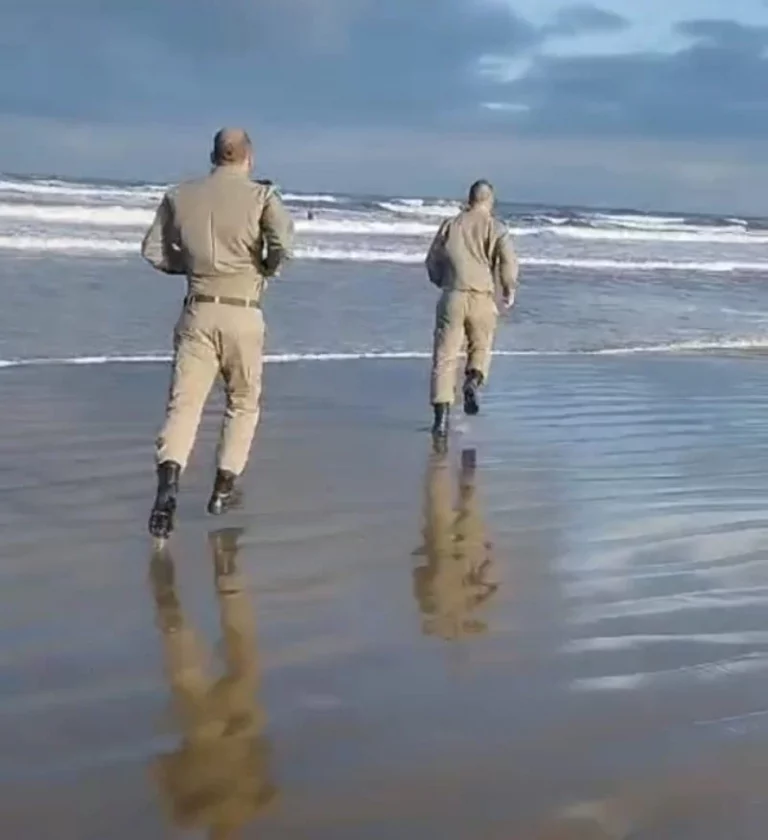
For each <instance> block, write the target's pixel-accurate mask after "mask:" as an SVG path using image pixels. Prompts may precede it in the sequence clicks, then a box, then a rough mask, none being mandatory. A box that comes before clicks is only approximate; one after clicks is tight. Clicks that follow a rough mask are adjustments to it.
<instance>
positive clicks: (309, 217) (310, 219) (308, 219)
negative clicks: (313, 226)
mask: <svg viewBox="0 0 768 840" xmlns="http://www.w3.org/2000/svg"><path fill="white" fill-rule="evenodd" d="M314 218H315V214H314V212H313V211H312V210H307V221H310V222H311V221H312V220H313V219H314Z"/></svg>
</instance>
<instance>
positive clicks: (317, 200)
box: [282, 193, 339, 204]
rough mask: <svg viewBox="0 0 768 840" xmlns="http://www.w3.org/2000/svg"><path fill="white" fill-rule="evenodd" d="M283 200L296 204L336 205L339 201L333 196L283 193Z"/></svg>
mask: <svg viewBox="0 0 768 840" xmlns="http://www.w3.org/2000/svg"><path fill="white" fill-rule="evenodd" d="M282 196H283V199H284V200H285V201H288V202H295V203H297V204H338V203H339V199H338V198H337V197H336V196H335V195H322V194H320V195H312V194H309V193H308V194H306V195H305V194H303V193H283V194H282Z"/></svg>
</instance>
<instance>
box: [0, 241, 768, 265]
mask: <svg viewBox="0 0 768 840" xmlns="http://www.w3.org/2000/svg"><path fill="white" fill-rule="evenodd" d="M0 250H4V251H21V252H25V253H27V254H35V253H37V254H43V253H60V254H70V255H74V254H101V255H104V256H107V255H112V256H119V255H130V254H138V251H139V238H138V237H137V238H135V239H113V238H100V237H93V238H89V237H85V236H80V237H77V236H37V235H23V234H22V235H0ZM424 256H425V254H424V249H423V248H419V249H414V250H405V249H403V248H397V247H393V248H391V249H385V248H366V247H360V248H354V247H327V246H324V245H307V246H299V247H297V248H296V249H295V251H294V257H295V258H296V259H297V260H318V261H326V262H360V263H392V264H401V265H420V264H422V263H423V261H424ZM520 262H521V264H522V265H528V266H535V267H542V268H552V269H572V270H585V271H611V272H616V273H621V272H637V271H684V272H689V273H690V272H709V273H718V274H722V273H734V272H738V271H741V272H760V273H768V260H765V261H739V260H715V261H708V260H680V261H674V260H614V259H591V258H584V259H581V258H569V257H563V258H561V257H523V258H521V260H520Z"/></svg>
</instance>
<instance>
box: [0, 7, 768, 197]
mask: <svg viewBox="0 0 768 840" xmlns="http://www.w3.org/2000/svg"><path fill="white" fill-rule="evenodd" d="M649 2H650V0H649ZM654 2H656V0H654ZM666 5H667V6H671V5H672V4H666ZM545 6H546V8H545ZM630 6H631V4H629V3H626V2H624V3H623V4H622V3H618V1H617V0H598V5H593V4H589V3H578V2H576V3H570V4H569V3H567V2H564V3H563V4H562V5H560V6H559V7H557V5H556V2H555V0H552V2H550V3H547V4H544V5H543V6H541V7H540V8H539V6H538V5H537V6H536V8H537V9H539V12H536V13H535V11H536V10H535V9H534V5H533V3H532V2H531V3H530V4H529V5H528V8H529V12H530V14H531V15H532V16H533V17H532V19H531V20H529V19H526V18H524V17H523V16H522V15H521V13H520V11H519V10H520V9H521V8H524V7H525V3H522V2H517V0H513V2H511V3H510V0H429V2H427V0H387V2H382V0H217V2H216V3H211V2H210V0H162V2H158V0H134V2H132V3H116V2H115V3H104V2H103V0H67V2H63V0H4V2H2V3H0V50H2V54H3V66H4V73H3V74H2V75H0V169H6V170H7V169H15V170H34V171H38V172H40V171H48V172H51V171H58V172H60V173H66V172H69V173H72V174H78V175H87V174H89V173H90V174H99V175H103V176H106V177H110V176H115V175H121V174H122V175H126V176H128V177H148V178H150V177H160V178H163V177H169V178H175V177H177V176H182V175H185V174H187V173H189V172H191V171H195V170H197V169H199V166H200V165H201V162H204V161H205V156H206V152H207V146H208V143H209V139H210V136H211V134H212V133H213V131H214V130H215V129H216V128H217V127H219V125H221V124H225V123H243V124H245V125H246V126H247V127H248V128H249V129H250V130H251V131H252V133H253V135H254V137H255V138H256V139H257V142H258V146H259V155H260V160H262V161H263V163H264V166H265V167H266V168H267V169H268V170H269V174H274V175H275V177H277V178H278V179H280V180H283V181H284V182H288V183H291V184H293V185H294V188H298V187H300V186H302V185H306V186H307V187H310V188H312V187H313V186H318V187H322V188H324V189H334V188H337V189H348V190H354V189H361V190H379V191H389V190H396V191H402V192H410V193H413V192H417V193H418V192H423V191H434V192H439V191H441V188H440V186H439V185H440V184H441V183H442V184H443V185H444V186H445V188H446V189H448V190H449V191H454V185H455V191H457V192H458V193H460V192H463V190H464V189H465V187H466V184H465V181H467V180H468V179H469V180H471V179H472V178H473V177H476V176H477V174H478V170H482V171H483V172H486V171H487V172H491V173H494V174H493V177H494V179H496V180H497V181H499V182H500V183H503V182H504V179H505V178H506V179H507V181H506V183H507V185H508V186H509V188H510V189H512V188H513V187H515V186H516V187H517V189H518V190H519V192H520V197H529V198H530V197H532V196H534V195H535V196H541V197H542V199H547V200H558V199H559V200H579V201H582V202H584V201H588V200H589V196H590V195H592V196H593V200H596V201H598V200H599V201H609V200H611V201H618V203H622V202H621V201H620V200H619V195H620V193H621V192H622V191H624V192H630V193H631V194H632V195H634V196H636V197H637V198H638V200H640V202H641V203H643V202H644V203H648V202H646V199H648V200H649V201H650V199H651V198H655V199H656V200H658V201H659V202H660V203H663V204H666V205H670V204H673V203H679V202H673V201H672V198H671V196H672V194H673V193H674V192H675V191H677V193H676V194H677V195H683V196H687V195H691V196H698V198H697V199H696V200H697V201H704V200H705V199H706V198H707V196H710V195H714V194H715V192H717V191H718V190H719V191H720V194H721V195H724V194H725V192H724V191H726V190H727V189H731V194H732V195H733V197H734V198H738V199H739V201H741V200H742V199H743V196H744V190H745V189H746V188H747V186H748V185H749V184H750V183H752V184H753V187H754V189H757V188H756V186H754V185H756V184H757V183H758V182H759V183H761V184H763V189H764V188H765V185H766V178H768V176H766V175H765V172H764V169H760V166H761V165H762V163H761V162H762V161H764V154H765V153H764V152H763V151H762V145H761V144H762V142H763V141H764V140H765V139H766V136H768V86H767V85H765V84H764V79H765V78H767V77H768V63H767V62H768V59H767V58H766V50H767V49H768V27H765V26H748V25H745V24H743V23H738V22H735V21H732V20H716V19H692V20H686V21H684V22H680V23H677V24H676V25H674V26H672V23H671V21H673V19H674V18H673V17H670V16H672V15H673V11H670V10H669V9H666V11H665V15H666V19H669V20H670V27H671V28H670V35H671V36H672V37H671V38H670V39H669V41H668V43H670V44H674V46H675V48H674V49H668V50H666V51H662V50H660V49H655V48H654V47H649V48H647V49H638V48H637V44H638V43H643V41H642V38H639V36H638V35H637V32H638V27H639V26H640V24H638V23H637V22H635V21H634V19H633V20H629V19H628V18H629V17H632V15H633V12H632V11H631V8H630ZM615 8H622V9H624V11H625V12H626V15H627V17H624V16H622V15H620V14H617V13H616V12H615V11H613V10H612V9H615ZM638 8H639V7H638ZM644 8H646V7H644ZM687 8H690V6H687ZM516 10H517V11H516ZM534 13H535V14H534ZM547 15H549V17H547ZM532 20H535V21H536V22H535V23H533V22H532ZM758 20H759V18H758ZM657 23H658V22H655V23H654V26H656V29H654V32H656V30H657V29H659V27H660V24H659V25H658V26H657ZM657 34H658V32H657ZM653 43H656V41H654V42H653ZM628 44H633V45H635V46H634V47H633V51H631V52H627V51H626V50H627V49H628V47H627V45H628ZM614 46H615V48H616V51H615V52H614V53H606V48H608V49H613V48H614ZM622 46H623V48H624V52H621V48H622ZM597 49H600V50H601V54H600V55H596V54H594V51H595V50H597ZM590 50H592V53H590ZM545 152H546V154H545ZM761 155H762V156H763V157H761ZM729 156H732V157H729ZM673 163H674V166H673ZM601 166H602V167H603V169H601ZM750 166H751V167H752V171H753V173H754V172H757V171H758V170H759V172H760V173H761V174H760V175H759V176H758V175H755V177H754V179H753V180H752V181H750V178H749V177H748V176H747V175H745V173H747V172H748V171H749V167H750ZM535 167H542V170H543V171H541V172H536V171H533V170H534V169H535ZM606 171H610V173H612V174H611V176H610V179H608V180H609V181H610V183H606V178H605V177H604V176H601V174H600V173H601V172H606ZM715 175H716V176H717V177H716V179H715ZM710 176H711V177H710ZM708 178H709V180H707V179H708ZM713 179H714V180H713ZM760 179H762V180H760ZM409 184H410V185H411V188H410V189H407V187H408V185H409ZM548 184H550V185H551V190H550V188H549V187H548V186H547V185H548ZM728 184H731V185H732V187H730V188H729V187H728ZM686 191H688V192H686ZM627 201H629V198H628V199H627ZM682 203H685V204H687V203H688V202H687V201H685V202H682Z"/></svg>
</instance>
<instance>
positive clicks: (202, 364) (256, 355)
mask: <svg viewBox="0 0 768 840" xmlns="http://www.w3.org/2000/svg"><path fill="white" fill-rule="evenodd" d="M264 334H265V327H264V316H263V315H262V313H261V310H260V309H249V308H241V307H239V306H229V305H227V304H218V303H195V304H192V305H191V306H189V307H187V308H185V310H184V312H183V313H182V315H181V318H180V319H179V322H178V324H177V325H176V330H175V332H174V360H173V371H172V374H171V385H170V390H169V395H168V404H167V408H166V417H165V423H164V425H163V428H162V430H161V431H160V434H159V435H158V438H157V445H156V458H157V462H158V463H162V462H163V461H176V463H177V464H180V465H181V467H182V469H183V468H184V467H186V465H187V461H188V460H189V454H190V452H191V451H192V447H193V446H194V443H195V438H196V436H197V429H198V426H199V425H200V417H201V415H202V411H203V407H204V406H205V403H206V400H207V399H208V395H209V394H210V391H211V388H212V386H213V383H214V382H215V380H216V378H217V376H218V375H219V374H221V376H222V379H223V380H224V392H225V396H226V410H225V413H224V418H223V421H222V425H221V433H220V437H219V447H218V453H217V465H218V467H219V469H222V470H227V471H229V472H232V473H234V474H235V475H240V474H241V473H242V472H243V470H244V469H245V465H246V463H247V461H248V455H249V453H250V449H251V444H252V442H253V435H254V432H255V431H256V426H257V425H258V421H259V403H260V398H261V375H262V366H263V349H264Z"/></svg>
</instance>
